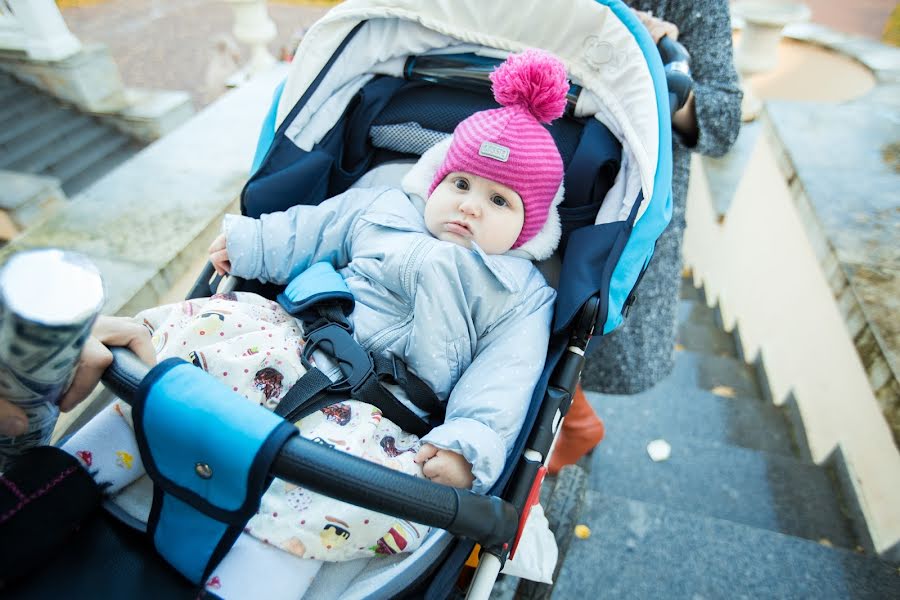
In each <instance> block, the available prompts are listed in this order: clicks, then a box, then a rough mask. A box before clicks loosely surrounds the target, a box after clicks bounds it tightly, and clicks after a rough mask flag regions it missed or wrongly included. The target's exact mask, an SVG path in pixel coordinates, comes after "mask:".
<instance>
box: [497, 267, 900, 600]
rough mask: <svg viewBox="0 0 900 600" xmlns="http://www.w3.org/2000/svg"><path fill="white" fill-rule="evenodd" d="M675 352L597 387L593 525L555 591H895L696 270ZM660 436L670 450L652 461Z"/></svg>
mask: <svg viewBox="0 0 900 600" xmlns="http://www.w3.org/2000/svg"><path fill="white" fill-rule="evenodd" d="M677 355H678V356H677V361H676V366H675V370H674V372H673V373H672V374H671V375H670V376H669V377H668V378H666V379H665V380H664V381H662V382H661V383H660V384H659V385H657V386H656V387H654V388H652V389H651V390H648V391H646V392H644V393H642V394H639V395H636V396H607V395H601V394H598V393H593V392H588V398H589V399H590V402H591V404H592V405H593V406H594V408H595V409H596V410H597V412H598V413H599V414H600V415H601V416H602V418H603V419H604V421H605V423H606V429H607V434H606V439H605V440H604V441H603V442H602V443H601V444H600V446H598V448H597V449H596V450H595V451H594V453H593V455H592V456H591V457H590V459H589V461H586V462H588V465H587V466H588V468H589V471H590V472H589V475H588V486H587V487H588V489H587V492H586V495H585V501H584V505H583V508H582V511H581V514H580V516H579V517H578V518H577V520H576V522H578V523H583V524H585V525H587V526H588V527H589V528H590V530H591V535H590V536H589V537H588V538H587V539H573V540H572V542H571V544H570V546H569V549H568V553H567V555H566V557H565V560H564V562H563V565H562V568H561V570H560V572H559V576H558V578H557V582H556V585H555V587H554V588H553V591H552V594H551V595H550V597H551V598H554V599H563V598H585V599H586V598H666V599H670V598H684V599H687V600H699V599H701V598H816V599H820V598H900V570H898V567H897V565H892V564H889V563H887V562H884V561H882V560H880V559H878V558H876V557H873V556H871V555H869V554H867V553H866V551H865V550H864V549H863V548H862V546H860V544H861V543H862V542H861V541H860V540H858V539H857V537H856V534H855V532H854V527H853V524H852V523H851V521H850V519H849V518H848V516H847V515H848V512H849V511H848V510H847V507H845V506H844V505H843V501H842V499H841V495H840V491H839V488H838V486H837V485H836V480H835V475H834V473H833V472H832V469H831V468H830V467H822V466H817V465H815V464H813V463H811V462H809V461H808V460H806V459H805V458H804V450H803V449H802V448H798V447H797V443H796V442H795V437H794V435H793V432H792V431H791V429H790V427H789V425H788V419H786V418H785V417H786V415H785V414H783V412H782V409H780V408H778V407H776V406H775V405H773V404H771V403H770V402H768V401H766V400H764V399H763V398H764V395H763V393H762V392H761V387H760V382H759V380H758V378H757V376H756V373H755V372H754V370H753V369H752V368H751V367H748V366H747V365H746V364H745V363H744V362H743V361H742V360H741V359H740V358H738V356H737V353H736V351H735V344H734V342H733V340H732V338H731V336H729V335H728V334H726V333H725V332H724V331H722V330H721V328H720V327H719V325H718V323H717V319H716V317H715V313H714V311H713V310H712V309H709V308H707V306H706V303H705V302H704V300H703V297H702V292H700V291H699V290H696V289H694V288H693V286H692V285H691V283H690V282H689V281H687V280H685V282H684V283H683V292H682V300H681V305H680V323H679V339H678V351H677ZM656 439H663V440H665V441H666V442H668V443H669V445H670V446H671V455H670V457H669V458H668V459H667V460H664V461H660V462H654V461H653V460H651V459H650V457H649V454H648V452H647V445H648V443H649V442H650V441H652V440H656ZM800 439H802V438H800ZM510 587H511V586H510V584H509V583H508V582H504V581H501V582H500V585H499V586H498V589H497V590H496V592H495V594H494V596H495V597H504V596H506V597H509V596H511V594H510V593H509V592H510Z"/></svg>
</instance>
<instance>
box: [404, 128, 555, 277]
mask: <svg viewBox="0 0 900 600" xmlns="http://www.w3.org/2000/svg"><path fill="white" fill-rule="evenodd" d="M452 141H453V136H452V135H448V136H447V137H446V138H445V139H443V140H442V141H440V142H438V143H437V144H435V145H434V146H432V147H431V148H429V149H428V151H427V152H425V154H423V155H422V158H420V159H419V161H418V162H417V163H416V164H415V165H413V167H412V168H411V169H410V170H409V172H408V173H407V174H406V176H405V177H404V178H403V181H401V182H400V187H401V188H402V189H403V191H404V192H406V193H407V194H411V195H414V196H418V197H419V198H421V199H422V202H423V204H422V206H424V202H425V201H427V200H428V188H429V187H430V186H431V182H432V181H433V180H434V177H435V175H436V174H437V171H438V169H439V168H440V167H441V164H442V163H443V162H444V157H445V156H446V155H447V150H449V148H450V143H451V142H452ZM563 198H565V186H564V184H560V185H559V190H557V192H556V196H554V198H553V202H552V203H551V205H550V210H549V212H548V213H547V221H546V222H545V223H544V226H543V227H542V228H541V230H540V231H539V232H538V233H537V234H536V235H535V236H534V237H533V238H531V239H530V240H528V241H527V242H525V243H524V244H522V245H521V246H519V247H518V248H516V249H515V250H510V251H508V252H506V254H507V255H508V256H517V257H519V258H527V259H528V260H545V259H547V258H550V256H551V255H552V254H553V252H554V251H555V250H556V247H557V246H558V245H559V239H560V237H561V236H562V224H561V223H560V220H559V210H557V208H558V206H559V204H560V203H561V202H562V201H563Z"/></svg>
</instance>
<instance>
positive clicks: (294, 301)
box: [277, 262, 355, 317]
mask: <svg viewBox="0 0 900 600" xmlns="http://www.w3.org/2000/svg"><path fill="white" fill-rule="evenodd" d="M277 300H278V303H279V304H280V305H281V306H282V307H284V310H286V311H287V312H288V313H290V314H292V315H294V316H295V317H301V316H303V313H304V312H305V311H307V310H310V309H311V308H313V307H314V306H316V305H317V304H319V303H320V302H335V303H338V304H340V306H341V309H342V310H343V311H344V314H345V315H349V314H350V313H351V312H353V306H354V304H355V302H354V300H353V294H352V293H350V288H348V287H347V283H346V282H345V281H344V278H343V277H341V276H340V274H339V273H338V272H337V271H335V270H334V267H333V266H332V265H331V263H327V262H317V263H315V264H313V265H312V266H310V267H309V268H308V269H306V270H305V271H303V272H302V273H300V274H299V275H297V276H296V277H294V279H293V280H291V282H290V283H289V284H288V286H287V288H285V290H284V291H283V292H282V293H280V294H278V298H277Z"/></svg>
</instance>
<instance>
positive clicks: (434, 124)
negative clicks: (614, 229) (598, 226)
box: [372, 82, 584, 166]
mask: <svg viewBox="0 0 900 600" xmlns="http://www.w3.org/2000/svg"><path fill="white" fill-rule="evenodd" d="M492 108H500V105H499V104H498V103H497V102H496V101H495V100H494V99H493V98H492V97H491V96H490V95H488V94H485V93H478V92H473V91H469V90H464V89H457V88H449V87H444V86H439V85H429V84H425V83H421V82H416V83H412V82H411V83H409V84H408V85H406V86H404V87H403V88H401V89H400V90H399V91H398V92H397V93H395V94H394V96H393V98H392V99H391V101H390V103H389V104H388V105H387V106H386V107H385V108H384V110H382V111H381V113H380V114H379V115H378V116H377V117H376V118H375V120H374V121H373V123H372V124H373V126H376V127H377V126H384V125H397V124H404V123H417V124H418V125H419V126H420V127H421V128H422V129H424V130H431V131H436V132H441V133H452V132H453V130H454V129H456V126H457V125H459V123H460V121H462V120H464V119H466V118H468V117H470V116H471V115H473V114H474V113H476V112H478V111H482V110H488V109H492ZM583 125H584V121H583V120H582V119H574V118H572V117H563V118H560V119H557V120H556V121H555V122H553V123H552V124H551V125H549V126H545V127H546V128H547V130H548V131H549V132H550V135H552V136H553V140H554V141H555V142H556V146H557V148H559V153H560V156H562V159H563V164H564V165H565V166H568V165H569V162H570V161H571V159H572V156H573V154H574V153H575V148H576V147H577V146H578V141H579V139H580V137H581V130H582V127H583Z"/></svg>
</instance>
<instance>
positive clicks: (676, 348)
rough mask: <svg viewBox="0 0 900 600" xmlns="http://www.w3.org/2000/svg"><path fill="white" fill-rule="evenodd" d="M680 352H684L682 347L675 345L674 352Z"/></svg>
mask: <svg viewBox="0 0 900 600" xmlns="http://www.w3.org/2000/svg"><path fill="white" fill-rule="evenodd" d="M682 350H684V346H682V345H681V344H675V352H681V351H682Z"/></svg>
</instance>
